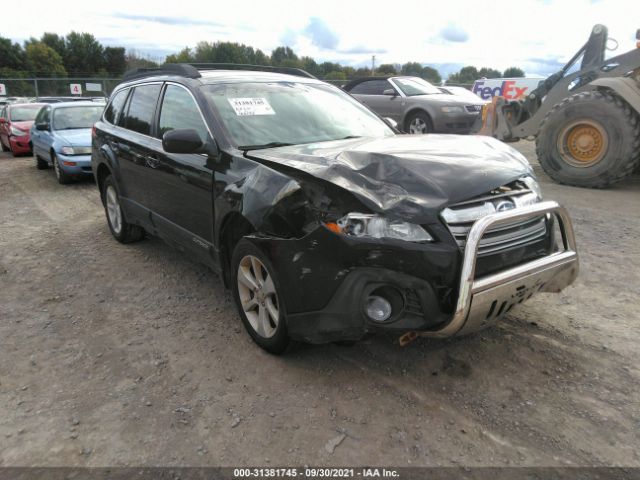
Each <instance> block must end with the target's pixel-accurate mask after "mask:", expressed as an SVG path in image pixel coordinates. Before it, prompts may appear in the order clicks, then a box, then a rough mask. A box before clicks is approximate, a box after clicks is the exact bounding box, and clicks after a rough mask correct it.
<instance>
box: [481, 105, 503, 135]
mask: <svg viewBox="0 0 640 480" xmlns="http://www.w3.org/2000/svg"><path fill="white" fill-rule="evenodd" d="M501 98H502V97H493V99H492V100H491V103H487V104H486V105H484V106H483V107H482V126H481V127H480V130H478V131H477V132H475V133H476V135H486V136H488V137H493V136H494V133H495V125H496V103H498V99H501Z"/></svg>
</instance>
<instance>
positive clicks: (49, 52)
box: [0, 32, 524, 84]
mask: <svg viewBox="0 0 640 480" xmlns="http://www.w3.org/2000/svg"><path fill="white" fill-rule="evenodd" d="M165 62H166V63H246V64H252V65H271V66H282V67H295V68H302V69H304V70H306V71H308V72H309V73H311V74H312V75H314V76H316V77H319V78H323V79H326V80H347V79H351V78H357V77H363V76H371V75H398V74H400V75H412V76H418V77H421V78H424V79H425V80H428V81H430V82H432V83H435V84H440V83H441V82H442V80H443V79H442V76H441V74H440V72H439V71H438V70H437V69H435V68H433V67H430V66H425V65H423V64H421V63H419V62H407V63H405V64H389V63H387V64H381V65H378V66H377V67H375V70H374V71H373V72H372V70H371V68H369V67H360V68H355V67H351V66H345V65H341V64H339V63H335V62H316V61H315V60H314V59H313V58H311V57H308V56H298V55H297V54H296V53H295V52H294V51H293V49H291V48H290V47H284V46H281V47H277V48H275V49H274V50H273V51H272V52H271V53H270V54H269V55H267V54H266V53H264V52H263V51H262V50H260V49H257V48H253V47H250V46H247V45H244V44H240V43H235V42H200V43H198V44H197V45H196V46H195V47H193V48H190V47H187V48H184V49H182V50H181V51H180V52H178V53H175V54H171V55H168V56H167V57H166V59H165ZM155 66H158V63H157V62H154V61H152V60H150V59H148V58H144V57H142V56H141V55H139V54H137V52H136V51H134V50H125V48H124V47H110V46H104V45H102V44H101V43H100V42H99V41H98V40H97V39H96V38H95V37H94V36H93V35H92V34H90V33H86V32H71V33H69V34H68V35H66V36H61V35H58V34H55V33H44V34H43V35H42V36H41V37H40V38H39V39H37V38H30V39H29V40H26V41H25V42H24V43H23V44H22V45H20V44H19V43H14V42H12V41H11V40H10V39H8V38H3V37H0V78H2V77H5V78H7V77H22V78H25V77H66V76H69V77H74V76H75V77H90V76H96V77H120V76H121V75H122V74H123V73H124V72H125V71H126V70H128V69H131V68H139V67H144V68H149V67H155ZM523 76H524V72H523V71H522V70H521V69H519V68H517V67H511V68H508V69H507V70H505V71H504V72H500V71H498V70H496V69H493V68H480V69H478V68H476V67H473V66H466V67H464V68H462V69H461V70H460V71H459V72H456V73H452V74H450V75H449V76H448V78H447V82H449V83H459V84H469V83H473V82H474V81H475V80H477V79H479V78H483V77H487V78H497V77H523Z"/></svg>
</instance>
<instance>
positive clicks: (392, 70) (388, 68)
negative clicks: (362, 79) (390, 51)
mask: <svg viewBox="0 0 640 480" xmlns="http://www.w3.org/2000/svg"><path fill="white" fill-rule="evenodd" d="M396 73H398V72H396V67H394V66H393V65H391V64H390V63H383V64H382V65H380V66H378V68H376V74H378V75H395V74H396Z"/></svg>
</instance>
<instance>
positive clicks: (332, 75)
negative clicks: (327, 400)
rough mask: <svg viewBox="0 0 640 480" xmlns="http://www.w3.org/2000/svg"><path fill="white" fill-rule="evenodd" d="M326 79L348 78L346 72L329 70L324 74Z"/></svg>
mask: <svg viewBox="0 0 640 480" xmlns="http://www.w3.org/2000/svg"><path fill="white" fill-rule="evenodd" d="M324 78H325V80H346V79H347V76H346V75H345V73H344V72H336V71H333V72H329V73H327V74H326V75H325V76H324Z"/></svg>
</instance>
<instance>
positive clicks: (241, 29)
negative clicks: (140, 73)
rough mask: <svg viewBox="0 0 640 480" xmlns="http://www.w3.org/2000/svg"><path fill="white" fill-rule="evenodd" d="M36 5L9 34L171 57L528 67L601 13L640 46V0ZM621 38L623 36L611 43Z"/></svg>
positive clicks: (545, 63)
mask: <svg viewBox="0 0 640 480" xmlns="http://www.w3.org/2000/svg"><path fill="white" fill-rule="evenodd" d="M26 5H28V10H29V12H32V13H30V14H27V12H23V13H24V15H18V16H16V17H13V18H12V20H11V21H6V19H5V21H3V22H1V25H2V29H1V30H0V35H2V36H4V37H9V38H11V39H12V40H13V41H18V42H21V41H23V40H25V39H28V38H29V37H40V35H42V33H43V32H55V33H58V34H61V35H66V34H67V33H69V32H70V31H72V30H75V31H82V32H89V33H92V34H93V35H95V37H96V38H98V39H99V40H100V41H101V42H102V43H103V44H104V45H110V46H124V47H126V48H127V49H133V50H136V51H137V53H138V54H141V55H143V56H148V57H150V58H151V59H153V60H156V61H162V60H164V57H165V56H166V55H167V54H169V53H175V52H178V51H179V50H181V49H182V48H184V47H193V46H195V45H196V44H197V43H198V42H200V41H209V42H215V41H233V42H239V43H244V44H246V45H250V46H252V47H254V48H259V49H261V50H262V51H264V52H265V53H267V54H269V53H270V52H271V50H272V49H274V48H275V47H277V46H279V45H286V46H289V47H291V48H293V49H294V50H295V52H296V53H297V54H298V55H299V56H302V55H308V56H311V57H313V58H314V59H316V61H332V62H339V63H341V64H343V65H351V66H355V67H358V66H363V65H370V64H371V57H372V55H375V57H376V60H375V61H376V64H377V65H379V64H381V63H405V62H407V61H417V62H420V63H422V64H424V65H430V66H434V67H436V68H438V70H440V72H441V74H443V76H444V77H446V76H447V74H448V73H450V72H453V71H457V70H459V69H460V68H461V67H462V66H464V65H474V66H476V67H492V68H497V69H499V70H504V69H505V68H507V67H510V66H518V67H520V68H522V69H524V70H525V72H526V73H527V75H543V76H546V75H548V74H550V73H553V72H554V71H556V70H558V69H559V68H560V67H561V66H562V65H563V64H564V63H565V62H566V61H567V60H568V59H569V58H570V57H571V56H572V55H573V54H574V53H575V52H576V51H577V50H578V49H579V48H580V47H581V46H582V45H583V44H584V42H585V41H586V40H587V38H588V36H589V33H590V31H591V28H592V27H593V25H595V24H596V23H602V24H604V25H606V26H608V27H609V35H610V37H613V38H614V39H616V40H617V41H618V44H619V46H618V49H617V50H616V51H615V52H610V53H609V55H611V56H613V55H615V54H618V53H622V52H625V51H627V50H630V49H631V48H633V47H634V46H635V32H636V30H637V29H638V28H640V1H638V0H502V1H491V0H484V1H483V0H448V1H443V0H440V1H438V2H434V1H428V0H422V1H418V2H391V3H387V2H375V1H372V0H368V1H362V0H351V1H349V0H314V1H313V2H312V1H307V0H297V1H292V0H263V1H261V2H260V1H253V0H239V1H238V0H236V1H229V0H225V1H209V2H198V1H193V0H180V1H174V2H161V1H158V0H154V1H149V0H135V1H132V0H128V1H125V0H109V1H107V2H95V1H91V0H83V1H78V0H55V1H51V0H49V1H43V0H33V1H30V2H28V4H26ZM611 46H614V43H613V42H612V43H611Z"/></svg>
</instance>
